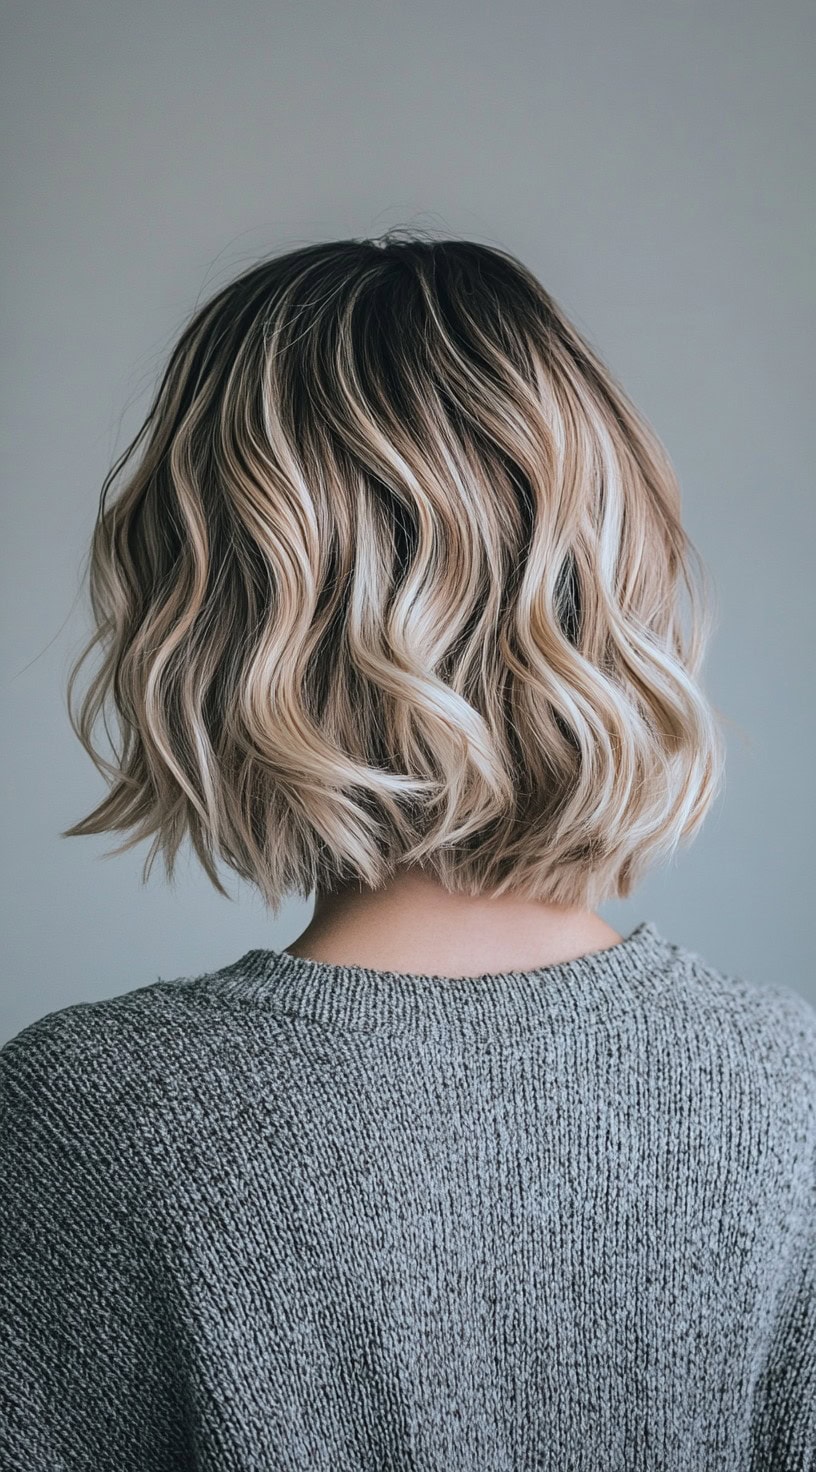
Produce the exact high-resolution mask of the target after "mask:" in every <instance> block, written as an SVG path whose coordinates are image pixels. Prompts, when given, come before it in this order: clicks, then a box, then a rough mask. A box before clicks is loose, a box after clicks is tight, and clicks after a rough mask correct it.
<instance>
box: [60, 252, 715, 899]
mask: <svg viewBox="0 0 816 1472" xmlns="http://www.w3.org/2000/svg"><path fill="white" fill-rule="evenodd" d="M139 446H142V450H143V453H141V454H140V455H139V456H138V463H132V462H133V457H134V452H135V451H136V450H137V448H138V447H139ZM125 469H126V470H127V473H126V475H125V476H124V478H123V482H122V483H121V484H120V488H119V491H118V494H117V497H116V499H115V500H113V501H110V502H109V493H110V490H111V487H112V486H113V485H114V483H116V482H117V481H119V478H120V475H121V472H122V471H123V470H125ZM679 502H680V498H679V490H678V485H677V481H676V478H675V474H674V472H673V470H672V467H671V465H670V463H669V460H668V457H667V454H666V452H665V451H664V449H663V448H662V446H661V444H660V442H659V441H658V440H657V438H656V437H655V435H654V433H653V432H652V431H651V430H650V428H649V427H648V425H647V424H646V423H645V422H644V420H643V418H642V417H641V416H640V415H639V413H638V412H637V411H636V409H635V408H634V407H633V405H632V403H631V402H630V401H629V399H628V398H627V396H626V394H625V393H624V391H623V389H622V388H621V387H620V386H619V385H618V383H617V382H616V380H615V379H614V378H613V377H612V375H611V374H610V372H609V370H608V369H607V368H606V367H605V366H604V364H603V363H602V361H601V359H600V358H599V357H598V356H597V354H596V353H595V351H594V350H593V348H592V347H591V346H590V345H589V344H588V343H587V341H586V340H585V339H584V338H583V337H582V336H581V335H580V334H579V333H578V331H577V330H576V329H575V327H574V326H573V325H572V324H571V323H570V321H569V320H568V319H567V317H566V316H565V315H564V313H563V311H562V310H561V309H560V308H559V306H558V305H557V304H556V302H555V301H553V299H552V298H551V297H550V296H549V295H548V293H547V292H546V291H545V290H544V288H543V286H542V285H541V284H540V283H539V281H538V280H537V279H536V277H535V276H534V275H533V274H532V273H531V272H530V270H529V269H527V268H526V267H525V266H524V265H522V264H521V262H519V261H518V260H517V259H516V258H515V257H514V256H512V255H510V254H509V253H507V252H505V251H503V250H500V249H497V248H494V247H492V246H487V245H483V244H477V243H474V242H471V241H467V240H458V239H445V240H434V239H428V238H426V237H425V236H424V235H422V234H417V233H416V232H410V233H409V232H406V231H402V230H392V231H389V232H386V234H385V235H384V236H381V237H379V238H377V239H348V240H338V241H332V242H329V243H322V244H316V245H310V246H307V247H305V248H302V249H297V250H292V251H291V252H289V253H286V254H279V255H277V256H276V257H273V258H271V259H266V260H264V261H263V262H262V263H261V264H255V265H253V266H252V267H251V268H250V269H247V270H245V271H243V272H242V274H240V275H239V276H238V277H237V278H236V279H234V280H233V281H232V282H231V283H230V284H229V285H227V286H225V287H224V288H223V289H221V290H219V291H218V292H217V293H216V294H215V295H213V296H212V297H211V299H210V300H209V301H208V302H207V303H206V304H205V305H204V306H203V307H201V308H200V309H199V310H197V311H196V312H195V315H194V316H193V317H192V319H191V320H190V322H189V325H187V326H186V328H185V329H184V331H183V332H182V333H181V335H180V337H179V339H178V341H177V343H176V346H175V348H174V349H173V351H172V354H171V355H170V360H169V363H168V365H167V367H166V371H165V372H164V375H163V378H162V380H161V382H160V385H159V388H158V391H157V393H156V396H155V398H154V401H153V404H152V408H151V409H150V412H149V413H148V415H147V418H146V420H145V422H144V424H143V426H142V428H141V430H140V431H139V433H138V434H137V436H136V438H135V439H134V440H133V441H132V443H131V444H130V445H129V447H128V448H127V450H126V451H125V452H124V454H123V455H122V456H121V458H120V459H119V460H118V461H117V462H116V464H115V465H114V466H113V468H112V469H111V470H110V472H109V474H108V476H107V477H106V479H105V482H104V485H103V488H102V492H101V498H100V505H99V512H98V517H97V522H96V526H95V529H94V534H93V539H92V543H91V549H90V554H89V564H90V579H89V581H90V597H91V605H92V609H93V614H94V617H95V622H96V631H95V633H94V635H93V637H92V638H91V640H90V642H89V643H88V644H87V645H86V647H85V648H84V650H83V652H82V654H81V655H80V656H79V659H78V660H77V661H76V663H75V664H74V665H73V667H72V669H71V673H70V679H69V684H68V710H69V715H70V720H71V724H72V727H73V729H74V731H75V732H76V734H77V735H78V737H79V739H80V740H81V742H82V744H83V746H84V747H85V749H86V750H87V751H88V753H89V754H90V755H91V757H92V758H93V760H94V763H95V765H96V767H97V768H98V770H99V771H100V772H102V773H103V775H105V776H106V779H107V780H108V783H109V792H108V795H107V797H106V798H105V799H104V800H103V801H102V802H100V804H99V805H98V807H96V808H95V809H94V810H93V812H92V813H91V814H90V815H89V816H88V817H86V818H85V819H84V820H82V821H81V822H78V823H76V824H75V825H74V826H73V827H71V828H68V829H67V830H65V833H64V835H63V836H65V837H68V836H78V835H84V834H98V833H104V832H107V831H112V830H117V831H121V830H124V831H129V830H132V836H131V837H130V838H129V839H128V840H127V841H126V842H125V843H123V844H122V845H121V846H120V847H119V848H116V849H114V850H113V851H112V852H113V853H121V852H123V851H124V850H125V849H128V848H131V847H132V846H133V845H134V844H136V843H137V842H138V841H140V840H141V839H143V838H149V837H152V838H153V843H152V846H151V849H150V852H149V854H148V857H147V860H146V864H145V869H144V873H143V881H144V880H146V878H147V875H148V874H149V872H150V869H151V867H152V864H153V861H154V859H155V857H156V855H157V853H159V852H162V853H163V854H164V861H165V867H166V872H167V874H168V876H169V878H170V880H171V882H172V879H173V873H174V864H175V859H176V855H177V853H178V850H179V847H180V845H181V843H182V841H183V840H184V838H185V836H186V835H187V834H189V836H190V839H191V842H192V844H193V847H194V849H195V852H196V853H197V855H198V857H199V859H200V861H201V863H202V865H203V866H204V868H205V871H206V873H207V874H208V876H209V878H210V880H211V881H212V883H213V884H214V885H215V887H216V889H217V890H218V891H219V892H220V893H221V894H224V895H227V890H226V889H225V888H224V886H223V884H222V883H221V881H220V879H219V877H218V874H217V872H216V862H217V861H218V860H221V861H223V862H224V863H226V864H228V865H229V866H230V867H231V868H232V869H233V870H234V871H235V872H237V873H238V874H239V875H241V876H242V877H243V878H245V879H247V880H250V881H251V882H252V883H253V884H254V885H256V886H257V887H258V889H259V890H260V892H261V893H262V895H263V896H264V899H265V901H266V903H267V905H269V906H270V907H271V908H272V909H273V910H274V911H277V910H278V909H279V908H280V905H281V902H282V900H283V898H284V896H285V895H286V894H287V893H289V892H295V893H298V894H301V895H303V896H304V897H308V896H309V895H310V894H311V892H312V891H313V890H314V889H319V890H323V891H328V890H335V889H337V888H341V887H344V886H347V885H359V884H364V885H366V886H368V887H371V888H375V889H376V888H379V887H380V886H381V885H382V884H384V883H385V882H386V881H387V880H388V879H389V878H390V877H391V876H392V875H394V874H395V873H396V872H397V871H398V870H399V869H400V868H402V867H404V866H406V865H412V866H418V867H419V868H421V869H422V870H423V871H424V872H426V873H427V874H428V875H431V876H434V877H435V878H436V879H437V880H438V881H440V882H441V883H442V884H443V885H444V886H445V887H446V888H447V889H448V890H450V891H452V892H457V891H458V892H464V893H471V894H476V893H482V894H492V895H496V896H498V895H500V894H502V893H507V892H510V891H513V892H514V893H516V894H518V895H519V896H521V897H524V898H528V899H539V900H546V901H549V902H551V903H554V904H558V905H569V906H572V905H577V906H582V907H584V906H586V907H591V906H594V905H596V904H598V903H599V902H600V901H602V900H604V899H607V898H614V897H623V896H626V895H627V894H629V893H630V891H631V889H632V887H633V885H634V883H635V881H636V880H637V879H638V877H639V876H640V875H641V874H642V872H643V871H644V870H645V868H646V867H647V866H648V865H649V864H650V863H652V862H653V861H655V860H657V859H660V858H665V857H666V856H668V855H669V854H671V853H672V851H673V850H674V849H675V847H676V846H677V845H678V843H679V842H680V841H681V840H685V839H689V838H690V837H691V836H693V835H694V834H695V833H696V831H697V829H698V828H699V826H700V824H701V822H702V820H703V818H704V816H705V814H706V812H707V810H708V808H709V806H710V804H711V803H712V800H713V798H714V796H715V794H716V792H717V789H718V786H719V782H720V778H721V772H722V764H723V747H724V742H723V738H722V735H721V731H720V725H719V721H718V717H717V715H716V714H715V711H714V709H713V707H712V706H711V705H710V704H709V702H708V700H707V699H706V698H705V696H704V694H703V692H702V689H701V687H700V685H699V684H698V681H697V678H696V677H697V674H698V672H699V668H700V664H701V660H702V656H703V652H704V646H705V643H706V640H707V638H708V635H709V633H710V629H711V626H712V624H713V617H712V613H711V599H710V595H709V594H710V590H709V584H708V578H707V574H706V570H705V567H704V564H703V563H702V561H701V559H700V557H699V555H698V554H697V553H696V551H695V550H694V548H693V547H692V545H691V543H690V541H689V539H688V538H687V536H686V534H685V532H684V530H683V528H682V526H681V522H680V512H679ZM97 644H98V645H100V646H101V648H102V650H103V651H104V658H103V662H102V664H101V668H100V669H99V670H98V672H97V674H96V676H95V678H94V679H93V682H92V684H91V685H90V687H89V689H88V690H87V692H86V694H85V696H84V698H83V700H82V704H81V709H80V711H79V714H78V715H77V714H75V712H74V708H73V697H74V684H75V680H76V677H77V674H78V672H79V669H80V667H81V665H82V664H83V662H84V660H85V658H86V656H87V655H88V654H89V653H90V652H91V650H92V649H93V648H94V647H95V646H96V645H97ZM109 699H110V702H111V703H112V706H113V708H114V711H115V714H116V717H117V720H118V723H119V726H120V728H121V743H120V745H118V746H117V743H116V741H115V740H114V738H112V737H111V736H110V729H109V723H108V720H107V713H106V711H107V706H108V701H109ZM100 713H103V714H104V716H105V720H104V724H105V730H106V733H107V734H108V738H109V740H110V741H111V743H112V744H113V746H114V749H115V752H116V761H115V764H112V763H111V762H109V761H107V760H106V759H105V758H104V757H103V756H102V755H101V754H100V753H98V752H97V751H96V750H95V748H94V744H93V740H92V731H93V727H94V725H95V722H96V720H97V718H98V716H99V715H100Z"/></svg>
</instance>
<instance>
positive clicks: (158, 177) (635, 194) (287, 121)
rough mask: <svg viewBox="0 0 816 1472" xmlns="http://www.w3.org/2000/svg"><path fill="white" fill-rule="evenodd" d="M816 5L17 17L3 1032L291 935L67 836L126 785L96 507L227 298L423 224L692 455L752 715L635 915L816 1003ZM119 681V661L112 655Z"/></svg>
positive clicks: (674, 447)
mask: <svg viewBox="0 0 816 1472" xmlns="http://www.w3.org/2000/svg"><path fill="white" fill-rule="evenodd" d="M815 31H816V12H815V11H814V10H813V7H812V5H811V4H810V3H809V0H801V3H798V0H778V3H776V4H774V5H773V6H771V5H769V4H767V0H763V3H758V0H717V3H715V4H711V3H709V0H706V3H702V0H691V3H687V4H684V5H676V4H669V3H663V4H660V3H658V4H654V3H651V0H648V3H647V0H623V3H614V0H613V3H612V4H608V3H601V0H570V3H569V4H567V3H560V4H557V3H549V0H506V3H504V4H502V5H495V4H494V5H485V4H483V3H481V0H479V3H470V4H466V3H464V0H448V3H445V0H441V3H440V0H436V3H433V4H432V3H430V0H411V3H410V4H403V5H395V4H388V3H376V4H375V3H373V0H347V3H340V4H334V5H332V4H328V3H325V0H324V3H321V4H315V3H313V0H297V3H291V4H277V3H266V4H264V3H260V0H217V3H213V0H209V3H207V0H197V3H194V0H139V3H138V4H132V3H125V0H85V3H82V0H50V3H44V0H24V3H23V0H19V3H17V4H16V5H14V6H11V7H10V8H7V9H6V11H5V20H4V25H3V62H2V68H3V73H4V75H3V87H2V94H0V95H1V96H2V102H1V103H0V119H1V121H2V138H3V140H4V152H5V174H4V185H3V219H4V230H3V260H2V271H3V283H2V286H3V290H2V299H3V300H2V314H3V326H4V342H5V349H4V355H3V373H4V382H3V390H4V392H3V402H4V406H5V414H6V431H5V435H4V440H3V472H4V492H3V525H4V535H3V559H4V573H5V576H4V580H3V600H4V604H3V613H4V617H3V641H4V642H3V664H2V683H3V694H4V701H3V708H4V717H3V719H4V724H5V732H4V734H5V749H4V754H3V778H4V780H3V792H4V818H3V849H4V875H3V910H4V932H5V949H4V959H3V1014H2V1018H0V1032H1V1033H2V1036H3V1037H4V1038H8V1037H10V1036H11V1035H12V1034H14V1033H15V1032H16V1031H18V1030H19V1029H20V1028H22V1027H23V1026H25V1025H26V1024H27V1023H29V1022H30V1021H33V1020H34V1019H35V1018H37V1017H40V1016H42V1015H43V1014H44V1013H46V1012H49V1011H53V1010H56V1009H58V1008H61V1007H64V1006H67V1005H69V1004H71V1003H73V1002H78V1001H92V1000H94V999H96V998H99V997H106V996H113V995H117V994H119V993H121V992H125V991H130V990H131V989H133V988H134V987H137V986H142V985H145V984H149V983H151V982H153V981H155V980H157V979H158V978H159V977H164V978H169V977H173V976H180V975H192V974H197V973H200V972H202V971H205V970H210V969H214V968H216V967H218V966H222V965H225V964H226V963H227V962H229V961H231V960H234V959H236V958H237V957H238V956H239V955H241V954H242V953H243V952H244V951H246V950H248V949H250V948H252V947H255V946H266V945H271V946H284V945H286V944H287V943H288V942H290V941H291V940H292V939H293V938H294V937H295V935H296V934H298V933H299V931H300V930H302V929H303V927H304V926H305V924H306V923H307V921H308V919H309V916H310V913H311V903H310V902H309V901H305V900H298V899H293V900H292V901H291V902H290V903H288V904H287V906H286V907H285V909H284V911H283V912H282V913H281V915H280V916H279V917H278V919H277V920H274V919H273V918H272V916H271V915H270V914H269V913H268V912H267V911H265V910H264V907H263V905H262V903H261V901H260V899H259V897H258V895H257V893H256V892H255V891H254V890H252V889H251V888H250V887H249V886H247V885H245V884H244V883H242V882H241V881H239V880H238V879H237V877H236V876H234V875H232V873H231V871H229V870H228V869H226V868H223V869H222V873H223V875H224V877H225V880H226V883H227V887H228V888H229V890H230V893H231V894H232V895H233V896H234V899H233V900H232V901H230V900H226V899H224V898H222V897H221V896H219V895H218V894H217V893H216V892H215V891H214V890H213V889H212V888H211V886H210V885H209V884H208V882H207V880H206V878H205V876H204V874H203V872H202V871H201V870H200V869H198V868H197V867H196V866H195V864H194V862H193V860H192V859H191V858H188V860H187V861H186V863H185V864H184V865H183V866H182V868H181V869H180V872H179V877H178V881H177V884H176V886H175V888H174V889H173V888H170V887H169V886H168V885H167V882H166V880H165V877H164V871H163V866H162V864H161V862H158V863H157V865H156V866H155V868H154V870H153V873H152V876H151V878H150V880H149V882H148V885H147V886H146V887H142V884H141V871H142V865H143V862H144V858H145V856H146V853H147V850H148V844H147V843H145V844H143V845H141V846H140V847H139V848H138V849H131V850H130V851H129V852H128V853H126V854H123V855H120V856H118V857H112V858H111V857H108V858H106V857H105V856H104V855H105V853H106V850H108V849H110V848H112V847H114V846H115V845H116V844H117V843H118V842H121V839H122V836H123V835H119V836H117V835H112V836H111V837H110V838H109V839H104V838H100V839H78V838H74V839H63V838H60V837H59V836H58V834H59V831H60V829H62V828H65V827H67V826H68V825H69V824H70V823H72V822H74V821H76V820H77V818H79V817H80V815H84V814H85V813H87V812H88V811H89V809H90V808H91V807H92V806H93V805H95V804H96V802H98V801H99V799H100V798H101V796H102V795H103V792H104V790H105V789H104V783H103V781H102V778H101V777H99V776H98V775H97V773H96V772H95V770H94V768H93V766H92V764H91V762H90V760H89V759H88V758H87V756H86V755H85V754H84V752H83V751H82V748H81V747H80V746H79V743H78V742H77V741H76V740H75V738H74V736H73V734H72V732H71V730H70V727H69V724H68V718H67V714H66V710H65V694H64V689H65V681H66V677H67V672H68V669H69V666H70V663H71V661H72V659H73V658H74V656H75V655H76V654H77V653H78V651H79V649H80V647H81V645H82V643H83V642H84V639H85V637H86V634H87V630H88V626H89V621H88V611H87V601H86V590H85V586H84V584H83V582H82V576H83V570H84V560H85V557H86V554H87V549H88V542H89V538H90V534H91V530H92V527H93V522H94V517H95V513H96V508H97V502H98V496H99V490H100V487H101V484H102V479H103V477H104V475H105V472H106V471H107V469H108V468H109V466H110V464H111V462H112V460H113V459H114V458H115V456H116V454H117V453H118V452H119V451H121V450H122V449H123V448H124V445H125V444H126V442H127V441H128V440H129V439H130V438H131V436H132V434H133V433H135V431H136V429H137V428H138V425H139V423H140V422H141V419H142V417H143V415H144V413H145V411H146V409H147V407H148V402H149V398H150V394H151V391H152V389H153V387H154V385H155V382H156V379H157V377H158V374H159V373H160V371H161V369H162V367H163V365H164V362H165V359H166V355H167V353H168V352H169V349H170V347H171V346H172V343H173V341H174V340H175V337H176V335H177V333H178V332H179V330H180V329H181V327H182V326H183V325H184V323H185V322H186V320H187V318H188V316H189V314H190V312H191V311H192V309H193V307H194V305H195V304H196V302H197V301H198V300H202V299H203V298H204V297H205V296H207V295H209V294H210V293H211V292H212V291H213V290H215V289H216V288H217V287H218V286H220V285H222V284H223V283H224V282H225V281H226V280H228V279H229V277H230V276H232V275H234V274H235V273H236V272H237V271H238V270H241V269H243V268H244V266H246V265H248V264H249V263H250V262H251V261H253V260H256V259H258V258H260V257H261V256H262V255H264V254H267V253H270V252H277V251H280V250H283V249H290V248H292V247H294V246H297V245H301V244H307V243H310V242H311V241H313V240H325V239H330V238H334V237H339V236H349V235H357V236H359V235H368V234H378V233H380V232H381V231H383V230H384V229H385V228H386V227H388V226H391V225H397V224H399V225H406V226H408V227H411V226H419V227H422V228H426V229H430V230H432V231H434V232H435V233H440V234H447V233H449V234H454V235H458V236H469V237H473V238H476V239H479V240H482V241H485V242H486V243H492V244H497V245H500V246H502V247H504V248H508V249H510V250H512V251H514V252H515V253H516V254H517V255H519V256H520V257H521V258H522V259H523V260H524V261H525V262H526V263H527V264H528V265H530V266H531V267H532V268H533V270H535V272H536V273H537V274H538V275H539V277H540V278H541V280H542V281H543V283H544V285H545V286H546V287H547V289H548V290H549V291H551V292H552V293H553V294H554V295H555V297H556V298H557V299H558V300H559V301H560V302H561V303H562V304H563V306H564V307H565V308H566V310H567V311H568V312H569V313H570V315H571V316H572V317H573V319H574V320H575V322H576V323H577V325H578V326H579V328H580V329H581V330H582V331H583V332H584V333H585V334H586V335H587V336H588V337H589V338H590V339H591V341H592V342H593V343H594V344H595V346H596V347H597V348H598V349H599V350H600V351H601V353H602V355H603V356H604V357H605V359H606V361H607V362H608V363H609V365H610V367H611V368H612V370H613V371H614V372H615V373H616V375H617V376H618V377H619V378H620V379H621V380H622V382H623V383H624V385H625V387H626V388H627V390H628V391H629V393H630V394H631V396H632V397H633V398H634V400H635V402H636V403H637V404H638V405H639V406H640V408H641V409H642V410H643V412H644V413H645V414H646V416H647V418H648V419H649V420H650V422H651V423H652V424H653V425H654V427H655V429H656V430H657V432H658V434H659V435H660V437H661V439H662V440H663V442H664V444H665V445H666V447H667V449H668V450H669V453H670V455H671V456H672V459H673V461H674V464H675V466H676V468H677V471H678V474H679V477H680V481H681V485H682V488H683V495H684V507H685V520H686V525H687V527H688V529H689V532H690V534H691V536H692V538H693V539H694V541H695V542H696V543H697V545H698V547H699V548H700V551H701V552H702V554H703V557H704V559H705V561H706V563H707V565H708V567H709V569H710V571H711V574H712V578H713V581H714V585H715V588H716V592H717V603H718V615H717V625H716V628H715V631H714V636H713V642H712V645H711V648H710V653H709V656H708V659H707V662H706V666H705V684H706V686H707V688H708V690H709V691H710V693H711V695H712V698H713V699H714V702H715V704H716V705H717V706H718V708H719V709H720V710H721V711H723V712H724V714H725V716H726V717H727V720H728V722H729V725H728V762H727V774H726V783H725V788H724V790H723V793H722V796H721V797H720V799H719V800H718V802H717V805H716V807H715V808H714V810H713V811H712V813H711V814H710V816H709V818H708V820H707V823H706V826H705V827H704V829H703V832H702V834H701V835H700V837H699V838H698V839H697V840H696V842H695V843H694V844H693V845H691V846H690V847H688V848H687V849H684V850H682V851H681V852H680V853H679V854H678V855H677V857H676V858H675V859H674V860H673V862H672V863H671V864H669V865H668V866H667V867H665V868H664V869H662V870H660V871H655V872H654V873H653V875H652V876H651V877H650V878H649V879H648V880H647V881H646V882H645V883H644V884H642V885H641V886H640V888H639V889H638V890H637V892H636V893H635V895H634V896H633V897H632V898H631V899H630V900H628V901H626V902H625V903H616V904H610V905H608V906H605V907H604V908H603V914H604V915H605V916H606V918H607V919H608V920H610V922H611V923H613V924H614V925H615V926H616V927H617V928H618V929H619V930H624V931H628V930H629V929H631V928H632V926H633V925H635V924H636V923H637V922H638V921H639V920H641V919H645V918H650V919H652V920H653V921H654V922H655V923H656V924H657V925H658V926H659V928H660V929H661V930H662V931H663V932H664V933H665V934H666V935H667V936H668V938H670V939H672V940H676V941H678V942H681V943H682V944H684V945H686V946H688V947H689V948H691V949H693V950H697V951H699V952H701V953H703V954H704V955H705V956H706V957H707V958H708V959H709V960H710V961H712V962H713V963H714V964H715V965H717V966H718V967H720V969H722V970H728V971H731V972H735V973H737V974H740V975H742V976H744V977H746V978H747V979H749V980H750V981H752V982H755V983H757V984H771V985H777V984H782V985H787V986H791V987H794V988H796V989H797V990H800V991H801V992H803V993H804V994H805V995H806V996H808V997H810V998H811V999H812V1000H816V980H815V979H814V965H813V959H812V954H813V952H812V943H811V924H812V912H813V901H812V888H813V869H812V864H811V852H812V837H811V835H812V829H813V822H814V804H813V765H814V763H813V739H814V738H813V733H814V708H813V662H812V647H813V643H814V619H813V605H812V601H811V600H812V591H811V590H812V586H813V581H814V568H813V547H814V532H815V531H816V527H814V491H815V490H816V484H815V481H816V471H814V466H816V434H815V433H814V429H815V426H814V414H813V402H812V401H813V376H812V357H813V347H814V325H815V324H814V279H816V278H815V276H814V255H813V246H814V228H813V226H814V199H815V196H814V190H813V174H812V160H813V158H814V157H815V156H816V139H814V100H813V91H812V78H813V73H814V63H816V45H814V39H815V37H814V32H815ZM86 668H87V667H86Z"/></svg>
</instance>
